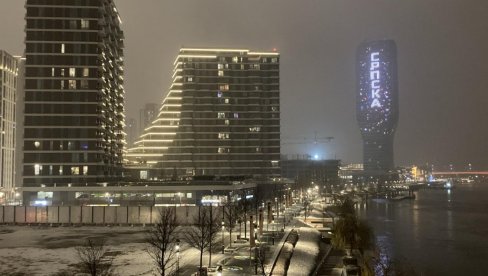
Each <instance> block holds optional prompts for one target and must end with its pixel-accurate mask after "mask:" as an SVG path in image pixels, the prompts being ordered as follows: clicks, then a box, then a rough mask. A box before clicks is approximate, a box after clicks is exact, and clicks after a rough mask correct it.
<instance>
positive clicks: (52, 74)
mask: <svg viewBox="0 0 488 276" xmlns="http://www.w3.org/2000/svg"><path fill="white" fill-rule="evenodd" d="M54 73H55V70H54V68H51V77H54Z"/></svg>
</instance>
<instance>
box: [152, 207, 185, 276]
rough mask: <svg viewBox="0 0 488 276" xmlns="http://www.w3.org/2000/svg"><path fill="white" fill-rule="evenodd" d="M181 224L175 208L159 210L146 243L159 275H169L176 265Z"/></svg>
mask: <svg viewBox="0 0 488 276" xmlns="http://www.w3.org/2000/svg"><path fill="white" fill-rule="evenodd" d="M178 226H179V224H178V222H177V220H176V211H175V208H173V207H167V208H162V209H159V218H158V220H157V222H156V223H155V224H154V226H153V227H151V229H150V230H149V231H148V233H147V237H146V243H147V244H148V248H147V249H146V250H147V253H148V254H149V256H151V258H152V259H153V261H154V264H155V265H156V267H157V270H158V274H159V275H161V276H165V275H168V270H171V268H172V267H173V266H174V265H175V264H176V261H175V259H174V258H175V256H176V250H175V246H176V245H177V244H176V243H177V242H176V240H177V239H176V234H177V233H176V232H177V228H178Z"/></svg>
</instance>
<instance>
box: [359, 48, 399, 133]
mask: <svg viewBox="0 0 488 276" xmlns="http://www.w3.org/2000/svg"><path fill="white" fill-rule="evenodd" d="M396 55H397V50H396V44H395V42H394V41H393V40H379V41H372V42H366V43H363V44H361V45H360V46H359V49H358V53H357V58H358V61H357V62H358V67H357V76H358V80H357V81H358V94H357V120H358V123H359V127H360V128H361V133H362V134H363V136H364V135H374V134H382V135H391V134H393V133H394V131H395V128H396V125H397V122H398V80H397V60H396Z"/></svg>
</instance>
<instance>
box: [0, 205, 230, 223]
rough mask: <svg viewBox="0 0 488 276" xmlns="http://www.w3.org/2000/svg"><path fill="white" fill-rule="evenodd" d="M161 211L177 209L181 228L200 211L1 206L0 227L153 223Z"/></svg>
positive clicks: (192, 208) (218, 211)
mask: <svg viewBox="0 0 488 276" xmlns="http://www.w3.org/2000/svg"><path fill="white" fill-rule="evenodd" d="M163 208H176V219H177V220H178V222H179V223H180V224H183V225H188V224H192V223H193V221H194V219H195V218H196V217H197V216H198V210H199V207H196V206H177V207H147V206H128V207H120V206H105V207H103V206H96V207H90V206H49V207H25V206H0V224H13V223H15V224H24V223H26V224H27V223H28V224H99V225H105V224H113V225H115V224H153V223H155V222H157V221H158V218H159V210H161V209H163ZM213 215H214V216H215V218H216V219H217V220H218V223H220V221H221V220H222V210H221V207H214V209H213Z"/></svg>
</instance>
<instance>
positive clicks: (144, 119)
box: [138, 103, 160, 134]
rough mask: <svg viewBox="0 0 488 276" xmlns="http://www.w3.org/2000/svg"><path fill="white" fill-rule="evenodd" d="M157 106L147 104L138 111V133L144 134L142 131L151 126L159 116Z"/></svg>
mask: <svg viewBox="0 0 488 276" xmlns="http://www.w3.org/2000/svg"><path fill="white" fill-rule="evenodd" d="M159 107H160V105H159V104H155V103H148V104H145V105H144V108H141V109H140V110H139V133H138V134H141V133H142V132H144V129H145V128H146V127H148V126H150V125H151V123H152V122H153V121H154V120H155V119H156V117H157V116H158V114H159Z"/></svg>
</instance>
